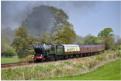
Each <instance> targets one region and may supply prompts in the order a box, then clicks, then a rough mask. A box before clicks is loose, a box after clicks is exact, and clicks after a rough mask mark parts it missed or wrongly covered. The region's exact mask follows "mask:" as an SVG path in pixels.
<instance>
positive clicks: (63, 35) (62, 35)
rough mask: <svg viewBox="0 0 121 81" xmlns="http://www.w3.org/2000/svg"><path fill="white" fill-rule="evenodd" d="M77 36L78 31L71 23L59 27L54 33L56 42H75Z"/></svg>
mask: <svg viewBox="0 0 121 81" xmlns="http://www.w3.org/2000/svg"><path fill="white" fill-rule="evenodd" d="M75 38H76V33H75V31H74V30H73V28H72V27H71V26H70V25H64V26H63V27H59V28H58V29H57V30H56V31H55V32H54V33H53V41H55V44H69V43H73V42H74V40H75Z"/></svg>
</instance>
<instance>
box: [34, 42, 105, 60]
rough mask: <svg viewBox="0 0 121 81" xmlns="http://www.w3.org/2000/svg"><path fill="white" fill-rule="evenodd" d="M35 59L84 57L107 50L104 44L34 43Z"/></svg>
mask: <svg viewBox="0 0 121 81" xmlns="http://www.w3.org/2000/svg"><path fill="white" fill-rule="evenodd" d="M33 48H34V51H35V54H34V57H33V60H34V61H43V60H57V59H68V58H73V57H83V56H88V55H93V54H95V53H98V52H101V51H103V50H105V46H104V45H101V44H100V45H78V44H61V45H46V44H43V45H34V46H33Z"/></svg>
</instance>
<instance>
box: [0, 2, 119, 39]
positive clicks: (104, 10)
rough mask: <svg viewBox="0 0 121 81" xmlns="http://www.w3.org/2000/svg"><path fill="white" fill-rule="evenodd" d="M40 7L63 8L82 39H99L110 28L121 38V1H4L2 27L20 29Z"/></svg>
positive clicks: (2, 4)
mask: <svg viewBox="0 0 121 81" xmlns="http://www.w3.org/2000/svg"><path fill="white" fill-rule="evenodd" d="M40 5H48V6H55V7H57V8H60V9H63V10H64V11H65V12H66V14H67V15H68V16H69V20H68V21H69V22H70V23H72V24H73V26H74V30H75V32H76V33H77V34H78V35H80V36H86V35H89V34H91V35H95V36H96V35H97V34H98V33H99V32H100V31H101V30H103V29H104V28H106V27H111V28H112V29H113V31H114V34H115V35H120V37H121V1H39V2H37V1H2V3H1V27H11V28H12V29H15V28H17V27H19V26H20V25H21V23H22V21H23V20H24V19H25V18H26V16H27V14H29V13H30V12H31V11H32V8H34V7H36V6H40Z"/></svg>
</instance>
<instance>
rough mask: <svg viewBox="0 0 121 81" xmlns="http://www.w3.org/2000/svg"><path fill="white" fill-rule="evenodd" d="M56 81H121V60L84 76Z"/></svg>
mask: <svg viewBox="0 0 121 81" xmlns="http://www.w3.org/2000/svg"><path fill="white" fill-rule="evenodd" d="M53 79H55V80H119V79H120V80H121V59H120V60H116V61H114V62H111V63H108V64H105V65H104V66H102V67H100V68H98V69H96V70H95V71H93V72H89V73H86V74H83V75H77V76H68V77H59V78H53Z"/></svg>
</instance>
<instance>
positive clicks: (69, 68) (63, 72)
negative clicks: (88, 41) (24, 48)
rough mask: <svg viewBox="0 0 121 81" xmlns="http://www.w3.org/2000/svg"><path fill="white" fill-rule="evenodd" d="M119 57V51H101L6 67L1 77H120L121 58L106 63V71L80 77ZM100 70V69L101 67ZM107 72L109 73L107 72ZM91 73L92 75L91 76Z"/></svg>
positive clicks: (11, 78)
mask: <svg viewBox="0 0 121 81" xmlns="http://www.w3.org/2000/svg"><path fill="white" fill-rule="evenodd" d="M117 58H120V57H119V55H118V53H116V52H115V51H105V52H104V53H101V54H99V55H95V56H91V57H85V58H78V59H77V58H76V59H70V60H63V61H55V62H48V63H41V64H35V65H30V66H24V67H14V68H6V69H3V68H2V69H1V78H2V80H42V79H95V78H93V77H97V78H98V79H102V78H101V77H103V76H105V77H108V76H110V78H105V77H104V79H120V78H119V76H121V74H119V71H120V68H119V63H120V61H121V60H119V61H118V62H117V61H116V63H113V62H112V63H111V64H112V65H113V66H110V64H106V66H107V65H108V68H107V69H105V70H104V71H99V72H96V73H92V74H91V75H92V76H91V75H90V73H89V74H88V73H87V74H84V75H85V78H83V77H82V78H79V77H80V76H84V75H81V74H83V73H85V72H88V71H90V70H91V69H94V67H96V69H97V68H98V67H97V66H98V65H99V66H102V64H104V63H108V62H110V61H111V60H115V59H117ZM106 66H102V67H101V68H103V67H104V68H106ZM109 66H110V67H109ZM98 70H100V68H99V69H98ZM110 71H111V72H110ZM105 72H109V73H107V74H106V73H105ZM102 74H104V75H102ZM75 75H77V76H75ZM89 75H90V76H91V77H89ZM99 75H100V76H99ZM65 76H68V77H65ZM57 77H61V78H57ZM72 77H73V78H72ZM75 77H76V78H75ZM87 77H89V78H87ZM97 78H96V79H97Z"/></svg>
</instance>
